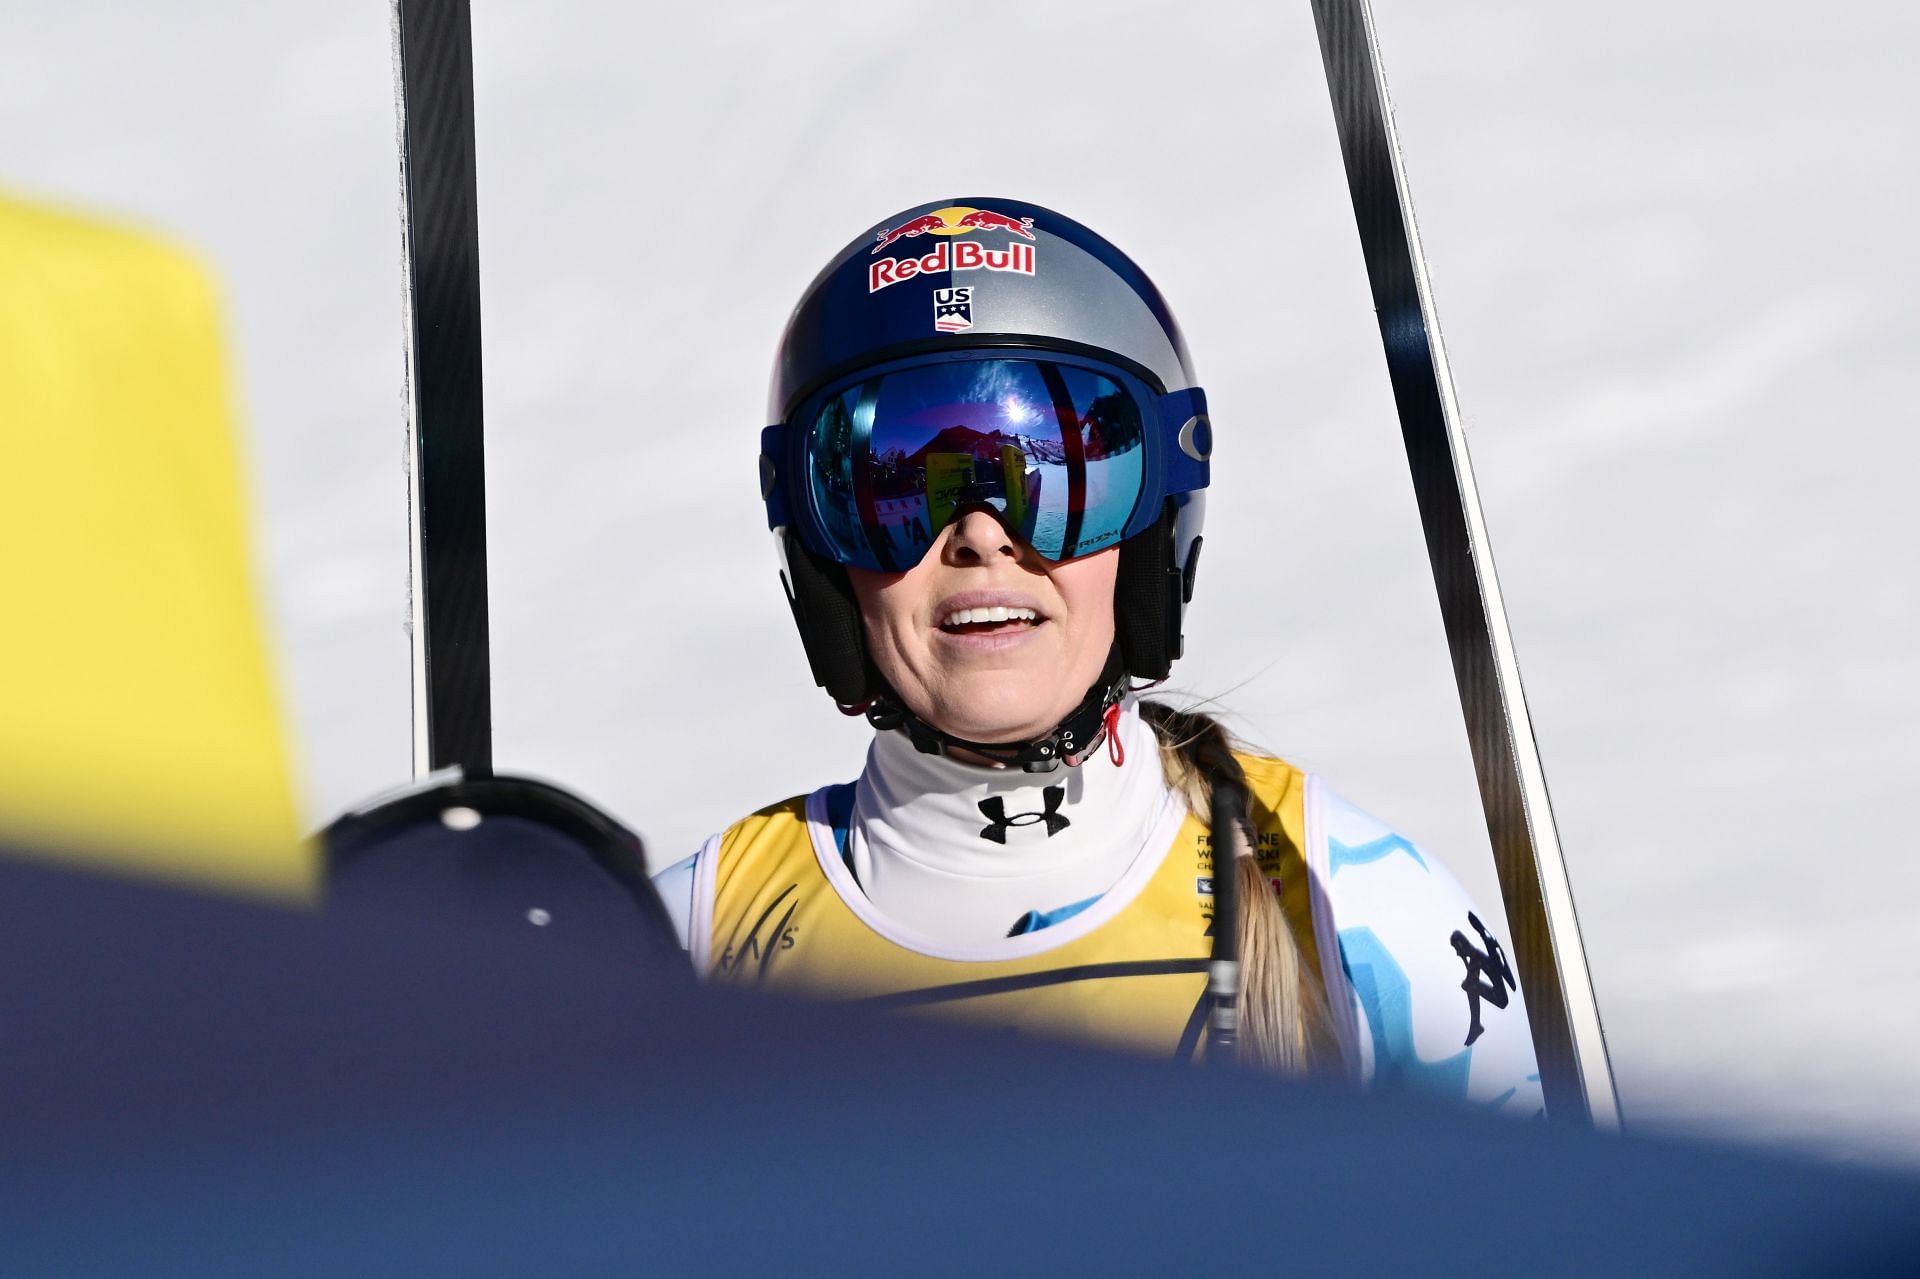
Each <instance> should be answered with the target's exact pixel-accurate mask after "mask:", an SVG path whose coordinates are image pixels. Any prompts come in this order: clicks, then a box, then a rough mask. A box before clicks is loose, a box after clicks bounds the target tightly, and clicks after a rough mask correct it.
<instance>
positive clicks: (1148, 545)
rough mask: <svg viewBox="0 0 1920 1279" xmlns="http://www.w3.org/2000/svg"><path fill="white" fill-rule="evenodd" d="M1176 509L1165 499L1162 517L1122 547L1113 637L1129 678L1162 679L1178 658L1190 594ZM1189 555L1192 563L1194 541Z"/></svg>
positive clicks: (1195, 548) (1170, 501)
mask: <svg viewBox="0 0 1920 1279" xmlns="http://www.w3.org/2000/svg"><path fill="white" fill-rule="evenodd" d="M1175 526H1176V504H1175V502H1174V501H1173V500H1171V499H1169V500H1168V502H1167V504H1166V506H1165V508H1164V509H1163V510H1162V511H1161V512H1160V518H1159V519H1157V520H1155V521H1154V523H1153V526H1152V527H1151V528H1148V529H1147V530H1146V531H1145V532H1142V533H1139V534H1136V535H1135V536H1133V537H1130V538H1128V539H1127V540H1126V541H1124V542H1122V543H1121V544H1120V569H1119V573H1118V576H1117V577H1116V579H1115V581H1114V584H1113V625H1114V635H1115V637H1116V638H1117V639H1118V640H1119V644H1120V655H1121V657H1122V658H1123V659H1124V660H1125V662H1126V666H1127V674H1129V675H1131V676H1132V677H1133V678H1135V679H1138V680H1147V681H1149V682H1151V681H1154V680H1162V679H1165V678H1166V677H1167V673H1168V672H1169V671H1171V670H1172V669H1173V662H1174V659H1175V658H1177V657H1179V656H1180V651H1181V648H1182V640H1181V635H1180V620H1181V613H1182V611H1183V606H1184V605H1185V603H1186V601H1187V599H1188V598H1190V596H1191V594H1192V592H1191V589H1190V587H1188V586H1187V573H1186V565H1184V564H1182V563H1181V562H1180V561H1179V558H1178V555H1177V548H1176V546H1175V542H1176V541H1177V540H1178V539H1177V537H1176V532H1177V530H1176V527H1175ZM1193 541H1194V543H1195V545H1194V546H1193V547H1192V548H1191V549H1190V550H1189V552H1188V559H1189V560H1192V559H1193V558H1194V557H1195V556H1196V555H1197V553H1198V549H1199V548H1198V545H1197V544H1198V541H1199V539H1198V538H1197V537H1196V538H1194V539H1193Z"/></svg>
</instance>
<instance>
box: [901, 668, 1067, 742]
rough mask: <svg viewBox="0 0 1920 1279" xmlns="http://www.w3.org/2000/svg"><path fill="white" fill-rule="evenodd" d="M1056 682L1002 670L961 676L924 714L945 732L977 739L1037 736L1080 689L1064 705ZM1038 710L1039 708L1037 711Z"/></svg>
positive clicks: (1058, 717)
mask: <svg viewBox="0 0 1920 1279" xmlns="http://www.w3.org/2000/svg"><path fill="white" fill-rule="evenodd" d="M1060 695H1061V694H1060V686H1059V685H1058V684H1057V683H1053V682H1049V681H1046V680H1040V679H1032V678H1026V679H1008V678H1007V676H1006V674H1005V673H1004V672H1000V673H997V677H996V678H994V679H992V680H990V681H987V680H982V681H978V682H976V681H972V680H966V681H962V682H961V685H960V687H958V688H956V689H955V690H954V695H953V696H950V697H937V698H935V699H934V705H933V706H930V707H928V711H929V712H930V713H926V714H922V715H921V718H922V719H924V720H926V721H927V722H928V723H929V724H932V725H933V726H934V727H935V728H938V729H940V730H941V731H942V732H946V733H951V734H953V735H954V736H955V737H964V738H966V739H967V740H968V741H974V742H987V743H996V742H1015V741H1025V740H1026V739H1028V738H1032V737H1038V736H1040V734H1042V733H1045V732H1047V731H1048V730H1049V729H1051V728H1053V726H1054V725H1056V724H1058V723H1059V722H1060V721H1061V720H1062V719H1063V718H1065V716H1066V714H1067V712H1068V711H1070V710H1072V709H1073V708H1074V706H1075V705H1076V704H1078V702H1079V700H1080V698H1079V696H1078V695H1077V694H1076V695H1075V697H1074V698H1073V700H1072V701H1070V702H1068V703H1067V704H1066V705H1065V706H1060V707H1057V708H1056V707H1055V706H1054V703H1055V702H1057V701H1058V700H1059V699H1060ZM1036 711H1037V713H1036Z"/></svg>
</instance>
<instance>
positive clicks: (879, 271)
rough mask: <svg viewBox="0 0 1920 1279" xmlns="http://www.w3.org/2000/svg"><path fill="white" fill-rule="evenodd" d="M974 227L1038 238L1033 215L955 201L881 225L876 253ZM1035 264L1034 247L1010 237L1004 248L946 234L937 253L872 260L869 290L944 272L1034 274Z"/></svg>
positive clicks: (937, 247) (970, 229)
mask: <svg viewBox="0 0 1920 1279" xmlns="http://www.w3.org/2000/svg"><path fill="white" fill-rule="evenodd" d="M974 231H1005V232H1008V233H1010V234H1012V235H1016V236H1021V237H1023V238H1025V239H1027V240H1032V239H1033V238H1034V235H1033V219H1032V218H1011V217H1008V216H1007V215H1006V214H1004V213H996V212H994V211H993V210H992V209H973V208H968V207H966V206H964V205H953V206H950V207H948V208H944V209H935V210H934V211H933V212H931V213H923V214H921V215H920V216H919V217H917V218H913V219H911V220H910V221H907V222H903V223H901V224H900V225H899V226H896V227H883V228H881V230H880V231H879V232H878V233H877V234H876V235H875V237H874V238H875V239H876V240H878V241H879V243H877V244H875V245H874V246H873V250H872V252H874V253H876V254H877V253H879V252H880V250H882V249H884V248H886V247H887V246H888V245H890V244H892V243H893V242H894V241H896V240H905V239H913V238H915V237H918V236H923V235H938V236H955V235H968V234H971V233H972V232H974ZM1033 264H1034V246H1033V245H1031V244H1022V243H1020V241H1019V240H1014V241H1012V242H1010V243H1009V244H1008V245H1007V247H1006V248H1004V249H990V248H988V247H986V246H985V245H984V244H981V243H980V242H978V241H976V240H959V241H953V242H949V241H947V240H944V239H943V240H941V241H940V242H939V244H937V245H936V246H935V247H934V250H933V252H931V253H926V254H909V255H907V256H904V257H897V258H880V259H878V260H877V261H875V262H873V263H871V264H870V265H869V266H868V267H867V292H869V293H878V292H879V291H880V290H881V289H884V288H886V287H887V286H888V285H889V284H898V283H900V281H902V280H911V279H912V278H913V277H915V276H916V275H927V274H931V273H935V272H941V271H1014V272H1017V273H1019V274H1021V275H1032V274H1033Z"/></svg>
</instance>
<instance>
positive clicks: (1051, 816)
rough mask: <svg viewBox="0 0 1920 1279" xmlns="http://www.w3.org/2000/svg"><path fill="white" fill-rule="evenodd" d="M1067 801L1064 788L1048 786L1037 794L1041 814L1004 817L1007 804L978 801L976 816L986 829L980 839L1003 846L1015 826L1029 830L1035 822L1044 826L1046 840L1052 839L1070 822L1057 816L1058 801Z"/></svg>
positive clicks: (995, 798) (990, 798) (999, 800)
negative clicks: (978, 806) (978, 811)
mask: <svg viewBox="0 0 1920 1279" xmlns="http://www.w3.org/2000/svg"><path fill="white" fill-rule="evenodd" d="M1066 797H1067V788H1066V787H1064V786H1049V787H1047V788H1046V789H1045V790H1043V791H1041V792H1040V800H1041V804H1042V808H1041V811H1039V812H1037V813H1015V814H1014V815H1013V816H1011V817H1009V816H1007V801H1006V800H1004V799H1002V798H1000V797H999V796H998V795H990V796H988V797H987V798H986V799H983V800H981V801H980V815H981V816H982V817H985V818H986V819H987V821H988V823H989V824H988V825H987V826H986V827H984V828H983V829H982V830H981V831H980V838H981V839H990V840H992V841H993V842H994V843H996V844H1004V843H1006V842H1007V832H1008V831H1009V830H1011V829H1013V828H1014V827H1015V826H1031V825H1033V824H1034V823H1035V822H1045V823H1046V824H1047V838H1048V839H1052V838H1053V837H1054V836H1055V835H1058V834H1059V833H1060V832H1061V831H1063V830H1065V829H1066V828H1067V827H1069V826H1071V825H1073V823H1072V822H1071V821H1069V820H1068V819H1067V818H1065V817H1062V816H1061V815H1060V801H1061V800H1063V799H1065V798H1066Z"/></svg>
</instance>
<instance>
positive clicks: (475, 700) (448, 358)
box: [393, 0, 493, 774]
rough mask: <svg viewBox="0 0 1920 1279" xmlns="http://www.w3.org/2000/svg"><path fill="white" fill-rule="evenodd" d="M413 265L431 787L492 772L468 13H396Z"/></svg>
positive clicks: (421, 702) (410, 457) (422, 657)
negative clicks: (451, 777) (453, 768)
mask: <svg viewBox="0 0 1920 1279" xmlns="http://www.w3.org/2000/svg"><path fill="white" fill-rule="evenodd" d="M393 32H394V45H395V54H394V60H395V63H396V70H397V72H398V76H399V84H398V86H397V99H398V108H399V113H400V176H401V190H402V198H403V201H404V209H403V226H404V231H403V237H402V244H403V256H404V258H405V261H406V269H407V281H406V316H407V319H406V326H407V474H408V499H409V500H408V517H409V521H410V524H411V529H410V532H411V538H412V558H411V565H410V568H411V590H410V591H409V593H408V594H409V600H408V628H409V633H410V638H411V642H412V650H413V758H414V771H415V773H416V774H422V773H426V772H429V771H432V770H434V769H439V768H444V767H447V766H448V765H458V766H460V767H461V768H463V769H464V770H466V771H467V772H468V773H470V774H484V773H486V772H488V771H490V770H491V767H492V763H493V708H492V698H491V672H490V659H489V653H488V625H487V495H486V461H485V451H484V447H483V444H484V436H485V431H484V418H483V415H482V411H481V408H482V400H481V377H480V231H479V222H478V216H477V213H476V208H475V192H474V186H475V180H474V141H473V35H472V25H471V21H470V17H469V13H468V8H467V0H394V9H393Z"/></svg>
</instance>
